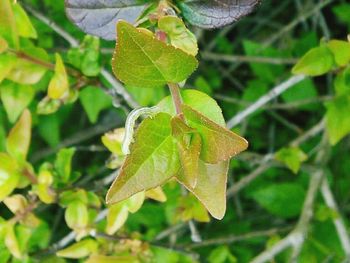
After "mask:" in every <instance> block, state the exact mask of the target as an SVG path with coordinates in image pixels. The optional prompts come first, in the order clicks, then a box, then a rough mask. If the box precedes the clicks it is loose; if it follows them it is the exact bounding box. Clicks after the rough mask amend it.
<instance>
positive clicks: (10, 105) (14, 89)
mask: <svg viewBox="0 0 350 263" xmlns="http://www.w3.org/2000/svg"><path fill="white" fill-rule="evenodd" d="M34 95H35V90H34V88H33V86H30V85H21V84H17V83H13V82H7V83H6V84H5V83H4V84H0V96H1V100H2V103H3V104H4V108H5V110H6V113H7V116H8V119H9V121H10V122H11V123H14V122H15V121H17V118H18V117H19V116H20V115H21V114H22V112H23V110H24V109H25V108H27V106H28V105H29V103H30V102H31V101H32V100H33V98H34Z"/></svg>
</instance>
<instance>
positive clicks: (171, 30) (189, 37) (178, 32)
mask: <svg viewBox="0 0 350 263" xmlns="http://www.w3.org/2000/svg"><path fill="white" fill-rule="evenodd" d="M158 28H159V29H160V30H162V31H164V32H165V33H166V34H167V35H168V37H169V38H170V42H171V44H172V45H173V46H174V47H177V48H179V49H181V50H183V51H185V52H187V53H188V54H190V55H192V56H196V55H197V53H198V45H197V39H196V36H195V35H194V34H193V33H192V32H191V31H189V30H188V29H187V27H186V26H185V24H184V22H183V21H182V20H181V19H180V18H178V17H177V16H163V17H161V18H160V19H159V20H158Z"/></svg>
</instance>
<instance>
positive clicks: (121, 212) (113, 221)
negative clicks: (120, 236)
mask: <svg viewBox="0 0 350 263" xmlns="http://www.w3.org/2000/svg"><path fill="white" fill-rule="evenodd" d="M128 214H129V212H128V207H127V206H126V205H125V203H124V202H122V203H118V204H115V205H112V206H111V207H110V208H108V213H107V225H106V230H105V231H106V233H107V234H108V235H114V234H115V232H117V231H118V230H119V229H120V228H121V227H122V226H123V225H124V223H125V222H126V220H127V218H128Z"/></svg>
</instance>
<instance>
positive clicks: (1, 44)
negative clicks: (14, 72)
mask: <svg viewBox="0 0 350 263" xmlns="http://www.w3.org/2000/svg"><path fill="white" fill-rule="evenodd" d="M7 48H8V44H7V41H6V39H4V38H3V37H1V36H0V54H1V53H3V52H4V51H6V49H7Z"/></svg>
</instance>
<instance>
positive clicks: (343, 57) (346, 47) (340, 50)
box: [327, 40, 350, 67]
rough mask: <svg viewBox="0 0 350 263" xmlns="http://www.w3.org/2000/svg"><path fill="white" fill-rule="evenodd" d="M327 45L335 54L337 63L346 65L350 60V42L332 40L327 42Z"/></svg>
mask: <svg viewBox="0 0 350 263" xmlns="http://www.w3.org/2000/svg"><path fill="white" fill-rule="evenodd" d="M327 47H328V48H329V49H330V50H331V51H332V53H333V55H334V60H335V63H337V65H338V66H340V67H344V66H346V65H347V64H349V62H350V43H349V42H347V41H341V40H331V41H329V42H328V43H327Z"/></svg>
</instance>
